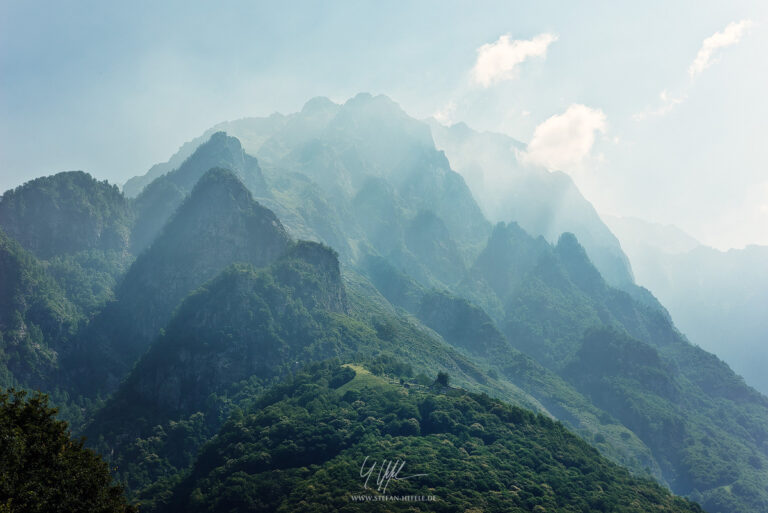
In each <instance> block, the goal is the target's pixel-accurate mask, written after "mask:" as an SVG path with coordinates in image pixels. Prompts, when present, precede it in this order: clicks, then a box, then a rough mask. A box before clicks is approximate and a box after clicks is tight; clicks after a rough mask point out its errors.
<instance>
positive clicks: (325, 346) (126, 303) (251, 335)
mask: <svg viewBox="0 0 768 513" xmlns="http://www.w3.org/2000/svg"><path fill="white" fill-rule="evenodd" d="M440 130H443V129H438V127H435V126H430V124H428V123H426V122H422V121H418V120H416V119H413V118H411V117H409V116H408V115H407V114H406V113H405V112H403V111H402V109H400V108H399V106H398V105H397V104H396V103H394V102H393V101H392V100H390V99H389V98H387V97H384V96H375V97H374V96H371V95H367V94H361V95H358V96H356V97H354V98H352V99H350V100H349V101H347V102H346V103H344V104H342V105H339V104H335V103H333V102H331V101H330V100H327V99H324V98H316V99H313V100H310V101H309V102H308V103H307V104H306V105H305V106H304V108H303V109H302V111H300V112H298V113H295V114H291V115H287V116H284V115H273V116H270V117H269V118H261V119H259V118H247V119H243V120H239V121H236V122H231V123H225V124H222V125H219V126H216V127H214V128H212V129H211V130H210V131H209V132H206V133H205V134H203V135H202V136H201V137H200V138H199V139H197V140H195V141H192V142H190V143H188V144H185V145H184V146H183V147H182V148H181V150H180V151H179V153H177V154H176V155H174V156H173V157H171V159H170V160H169V161H168V162H167V163H164V164H159V165H157V166H155V167H153V168H152V169H151V170H150V171H149V172H148V173H147V174H146V175H144V176H142V177H137V178H135V179H132V180H131V181H129V182H128V183H127V184H126V186H125V188H124V190H125V194H121V193H120V191H117V190H116V189H115V188H114V187H113V186H110V185H109V184H105V183H103V182H98V181H96V180H94V179H92V178H90V177H89V176H88V175H85V174H84V173H61V174H57V175H54V176H52V177H47V178H42V179H38V180H33V181H31V182H28V183H27V184H24V185H23V186H20V187H19V188H17V189H14V190H13V191H9V192H6V193H5V194H4V195H3V197H2V199H1V200H0V230H2V231H0V242H2V245H0V250H2V254H0V278H2V283H3V287H2V303H0V332H1V333H2V338H1V339H0V341H1V342H2V353H0V363H1V364H2V367H1V368H0V377H2V379H3V385H5V386H11V385H14V386H22V387H33V388H42V389H44V390H47V391H49V392H50V393H51V394H52V396H53V398H54V401H55V402H57V403H58V404H61V415H62V416H63V417H64V418H66V419H67V420H68V421H69V422H70V424H71V426H72V428H73V429H74V430H75V431H76V432H77V433H83V434H85V435H86V436H87V439H88V440H89V443H90V445H91V446H92V447H94V448H96V449H97V450H98V451H99V452H100V453H101V454H102V455H104V456H105V458H107V459H108V461H109V462H110V465H112V466H113V468H116V472H115V476H116V478H117V479H118V480H119V481H120V482H122V483H123V484H125V485H126V487H127V489H128V490H129V494H130V497H131V498H132V499H135V500H140V501H141V502H142V503H143V504H144V508H145V509H147V510H149V511H189V510H199V511H214V510H218V511H221V510H224V509H226V510H230V511H246V510H248V508H251V509H254V510H257V511H262V510H263V511H272V510H279V509H280V508H282V509H283V510H286V511H289V510H290V511H295V510H300V509H311V508H312V507H314V506H313V505H317V504H320V503H322V502H323V501H330V502H326V504H328V505H329V506H328V507H329V508H332V507H333V506H331V505H336V506H338V507H347V508H348V509H349V508H351V507H353V506H354V505H352V504H350V502H349V499H348V497H347V495H344V494H345V493H346V494H349V493H353V492H352V491H350V490H352V488H351V487H352V486H353V483H352V481H351V480H350V479H349V476H350V475H352V476H354V475H355V474H354V473H352V474H349V475H348V474H345V473H344V470H343V469H345V468H348V467H349V465H351V464H352V463H354V464H357V465H358V468H359V464H361V463H362V461H358V460H360V459H361V458H362V457H364V456H365V455H366V451H368V450H373V448H375V447H379V448H382V447H388V448H390V449H391V450H392V451H393V452H394V454H393V457H399V458H404V457H407V458H408V459H409V461H413V463H414V464H419V465H420V464H423V465H427V464H428V463H430V462H431V464H432V465H433V466H432V468H431V469H427V470H425V473H429V474H430V476H433V477H431V478H430V479H428V480H425V482H424V483H422V484H423V486H425V488H426V489H427V490H430V491H431V492H434V494H435V495H439V496H441V499H440V500H441V501H443V502H441V504H444V505H445V508H443V510H462V509H467V508H469V507H473V506H476V507H480V508H483V509H488V510H492V511H494V510H495V511H504V510H515V509H514V508H517V510H521V511H523V510H525V511H531V510H532V511H536V510H537V509H536V508H539V509H538V510H539V511H540V510H542V509H544V510H547V509H555V510H559V511H583V510H584V509H585V508H586V509H588V510H589V509H592V510H603V511H622V510H624V511H648V510H659V511H697V510H698V506H696V505H693V504H691V503H690V502H687V501H685V500H683V499H679V498H674V497H672V496H671V495H670V494H669V491H667V490H665V489H664V487H668V489H669V490H671V491H672V492H674V493H675V494H678V495H682V496H686V497H688V498H689V499H691V500H693V501H696V502H699V503H701V504H702V506H703V507H704V509H705V510H706V511H710V512H713V513H714V512H736V511H765V510H766V509H768V489H766V486H765V483H766V482H768V399H766V397H765V396H763V395H761V394H760V393H759V392H757V391H755V390H754V389H752V388H750V387H749V386H747V385H746V384H745V383H744V380H743V379H742V378H741V377H740V376H738V375H737V374H735V373H734V372H733V371H732V370H731V369H730V368H729V367H728V365H726V364H725V363H723V362H722V361H720V360H719V359H718V358H717V357H716V356H714V355H712V354H710V353H707V352H706V351H704V350H703V349H701V348H699V347H698V346H696V345H693V344H691V343H690V342H689V340H688V339H687V338H686V337H685V336H684V335H683V334H682V333H681V332H680V331H679V330H678V329H677V328H676V325H675V322H674V321H676V319H675V317H674V315H672V316H670V314H669V313H668V312H667V310H666V309H665V308H664V307H663V306H662V304H661V303H659V302H658V301H657V300H656V298H655V297H654V296H653V295H652V294H651V293H650V292H649V291H648V290H646V289H644V288H642V287H639V286H637V285H636V284H635V283H634V281H633V277H632V276H633V275H632V271H631V268H630V266H629V264H628V260H627V258H626V257H625V256H624V254H623V253H622V251H621V246H620V245H619V243H618V240H617V239H616V238H615V237H614V236H613V235H612V234H611V232H610V230H608V228H607V227H606V226H605V225H604V224H603V222H602V221H601V220H600V217H599V216H597V214H596V213H595V212H594V209H593V208H592V207H591V205H590V204H589V203H588V202H587V201H586V200H585V199H584V198H583V197H582V196H581V195H580V194H579V193H578V190H577V189H576V188H575V186H574V185H573V183H572V182H570V180H569V179H567V177H565V176H564V175H559V174H554V175H551V174H547V173H548V172H546V171H543V170H533V171H526V172H525V173H524V174H521V175H520V176H517V177H515V178H514V180H512V182H511V183H510V184H509V187H510V190H518V191H519V194H518V195H511V196H509V197H508V200H507V203H508V204H507V205H506V206H504V208H501V207H499V208H497V207H494V206H492V205H488V204H484V203H483V196H482V194H483V193H482V189H479V188H478V185H477V184H476V183H475V182H474V181H473V180H472V179H470V178H468V173H470V172H472V170H477V169H484V166H488V167H490V166H491V163H489V162H484V161H483V159H482V156H481V155H479V153H483V152H485V151H486V150H487V151H488V152H489V153H490V152H491V147H493V145H497V146H498V147H499V148H502V147H504V146H505V145H507V144H508V143H509V141H506V140H501V141H500V142H499V138H498V137H496V136H492V135H488V134H477V133H474V132H472V131H471V130H469V129H468V128H466V127H461V126H459V127H453V128H451V129H444V133H441V132H440ZM225 132H226V133H225ZM435 141H441V142H440V143H439V145H436V144H435ZM475 147H480V148H486V150H483V151H482V152H479V153H478V155H479V156H476V157H472V155H471V154H472V152H473V151H474V150H473V148H475ZM439 148H442V150H441V149H439ZM494 151H495V150H494ZM505 151H506V150H505ZM499 152H501V150H500V149H499ZM501 153H502V157H501V158H500V159H499V160H503V158H506V157H505V155H508V154H511V155H514V152H512V153H509V152H507V153H503V152H501ZM454 159H455V160H456V161H457V164H456V166H457V169H456V170H454V168H453V167H452V166H453V165H454V164H453V161H454ZM494 160H496V159H495V158H494ZM510 162H513V161H510ZM510 165H512V164H510ZM459 168H461V169H463V171H461V174H460V173H459V172H457V171H458V170H459ZM521 173H522V171H521ZM561 200H562V201H561ZM481 205H483V206H482V207H481ZM492 213H493V214H492ZM59 230H64V232H62V236H61V237H59V236H53V237H51V236H47V235H46V234H51V233H54V234H57V235H58V234H59V233H60V232H59ZM115 234H119V236H116V235H115ZM582 239H583V240H582ZM692 341H693V342H695V339H692ZM318 362H321V363H318ZM441 376H442V377H441ZM447 379H449V380H450V384H448V382H447V381H446V380H447ZM504 403H507V404H504ZM510 403H511V404H512V405H514V406H508V404H510ZM257 433H263V435H257ZM382 444H383V445H382ZM589 445H591V446H592V448H590V447H589ZM384 454H385V453H384V452H377V453H376V454H374V453H373V452H372V453H371V454H370V455H372V456H374V457H376V458H381V457H385V456H384ZM409 454H410V455H413V456H412V457H411V456H409ZM461 461H463V463H459V462H461ZM510 462H512V463H510ZM622 467H623V468H622ZM489 469H493V471H492V472H490V473H489ZM351 470H354V469H351ZM414 472H420V470H419V468H418V465H414ZM420 473H421V472H420ZM433 473H434V475H433ZM650 480H655V481H657V482H658V483H660V485H661V486H659V485H657V484H654V483H652V482H651V481H650ZM358 485H359V483H358ZM331 489H333V490H336V493H335V495H334V494H331V495H328V493H326V492H324V491H323V490H331ZM403 489H404V490H407V491H408V493H418V491H419V490H420V489H421V488H419V482H418V481H414V482H413V484H411V483H409V484H408V486H407V487H405V488H403ZM268 490H274V492H268ZM361 493H362V492H361ZM342 500H343V501H344V503H343V504H342V503H341V502H339V501H342ZM334 501H335V502H334ZM400 506H403V507H404V505H400ZM441 507H442V506H441Z"/></svg>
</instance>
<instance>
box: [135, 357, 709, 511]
mask: <svg viewBox="0 0 768 513" xmlns="http://www.w3.org/2000/svg"><path fill="white" fill-rule="evenodd" d="M357 369H359V367H355V366H339V365H338V364H333V363H319V364H315V365H312V366H310V368H309V369H308V370H305V371H302V372H299V373H297V374H296V375H294V376H293V377H292V378H291V379H289V380H288V381H287V382H286V383H284V384H281V385H277V386H275V387H274V388H272V389H270V390H269V391H268V392H267V393H266V394H264V396H262V398H261V399H259V400H258V401H256V403H255V404H254V405H253V406H252V408H251V409H250V410H248V411H246V412H245V413H244V414H243V413H239V412H238V414H237V415H235V416H233V417H232V418H231V419H230V420H229V421H228V422H227V423H226V424H225V425H224V426H223V427H222V429H221V431H220V432H219V434H218V435H217V436H216V437H215V438H214V439H213V440H212V441H211V442H210V443H208V444H207V445H206V446H205V447H204V448H203V450H202V451H201V454H200V456H199V458H198V459H197V461H196V462H195V465H194V467H193V468H192V470H191V472H190V473H189V475H188V476H187V477H186V478H185V479H184V480H183V481H181V482H180V483H178V484H177V485H176V486H175V487H174V488H173V489H172V491H171V492H170V493H165V494H164V495H163V500H162V501H160V502H158V503H154V504H152V505H151V506H152V507H151V508H150V510H152V508H157V510H158V511H168V512H171V511H185V512H214V511H230V512H239V511H252V512H258V511H286V512H287V511H291V512H293V511H359V510H361V509H365V510H366V511H445V512H449V511H450V512H454V511H456V512H458V511H505V512H506V511H562V512H569V511H573V512H577V511H578V512H581V511H606V512H631V511H634V512H647V511H659V512H673V511H675V512H684V511H690V512H695V511H701V509H700V508H699V507H698V506H697V505H695V504H692V503H689V502H686V501H685V500H683V499H680V498H676V497H674V496H672V495H671V494H670V493H669V492H668V491H666V490H665V489H663V488H661V487H660V486H659V485H657V484H655V483H653V482H651V481H645V480H641V479H638V478H633V477H631V476H630V475H629V473H628V472H627V471H626V470H624V469H622V468H620V467H618V466H617V465H614V464H612V463H609V462H608V461H606V460H605V459H603V458H602V457H600V456H599V454H598V453H597V452H596V451H595V450H594V449H592V448H591V447H590V446H589V445H587V444H586V443H585V442H583V441H582V440H580V439H578V438H576V437H574V436H573V435H571V434H569V433H568V432H567V431H566V430H565V429H564V428H563V427H562V426H561V425H560V424H558V423H556V422H553V421H552V420H550V419H549V418H547V417H544V416H541V415H535V414H533V413H531V412H529V411H526V410H522V409H519V408H515V407H510V406H507V405H505V404H503V403H501V402H499V401H495V400H493V399H490V398H489V397H488V396H485V395H477V394H470V393H467V392H465V391H463V390H461V389H455V388H450V387H445V386H437V387H435V388H429V387H424V386H419V385H416V384H414V383H413V382H410V381H405V382H404V383H403V384H402V385H401V384H394V382H392V381H391V380H385V379H381V378H376V377H375V376H370V375H367V374H365V372H361V371H359V370H357ZM361 374H362V375H361ZM353 377H354V379H353ZM350 380H351V381H350ZM366 457H367V458H368V459H367V460H366ZM384 459H387V460H391V459H400V461H401V462H402V461H405V465H404V467H403V469H402V471H401V472H400V473H399V475H398V477H400V478H405V477H407V476H414V477H412V478H411V479H407V480H403V479H401V480H397V479H393V480H391V481H390V482H389V483H388V485H387V488H386V490H384V489H383V488H380V487H379V486H378V483H376V476H377V472H378V467H376V468H375V469H374V472H373V477H372V478H371V479H370V480H369V481H368V488H365V479H364V478H361V477H360V472H361V467H362V466H363V463H364V462H365V463H366V470H367V469H369V468H370V466H371V465H373V462H376V463H377V464H379V465H380V464H381V463H382V460H384ZM419 474H424V475H419ZM359 495H372V496H377V497H381V496H384V495H388V496H434V497H435V499H436V500H435V501H425V502H365V503H364V504H360V503H357V502H355V501H354V500H353V496H359Z"/></svg>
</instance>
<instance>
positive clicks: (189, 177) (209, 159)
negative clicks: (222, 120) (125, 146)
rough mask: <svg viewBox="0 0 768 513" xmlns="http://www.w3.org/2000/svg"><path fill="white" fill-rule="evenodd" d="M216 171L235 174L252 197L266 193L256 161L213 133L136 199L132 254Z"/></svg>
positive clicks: (223, 136)
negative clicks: (191, 192)
mask: <svg viewBox="0 0 768 513" xmlns="http://www.w3.org/2000/svg"><path fill="white" fill-rule="evenodd" d="M216 167H218V168H222V169H228V170H229V171H231V172H232V173H234V174H235V176H237V177H238V178H239V179H240V180H241V181H242V182H243V183H244V184H245V186H246V187H247V188H248V189H249V190H250V191H252V192H253V193H254V194H261V195H263V194H264V193H265V191H266V184H265V182H264V177H263V176H262V173H261V168H260V167H259V163H258V162H257V160H256V159H255V158H254V157H252V156H250V155H248V154H247V153H245V152H244V151H243V148H242V146H241V145H240V141H238V140H237V139H235V138H234V137H228V136H227V135H226V134H225V133H223V132H216V133H214V134H213V135H211V137H210V139H208V140H207V141H206V142H205V143H203V144H201V145H200V146H199V147H198V148H197V149H196V150H195V152H194V153H193V154H192V155H191V156H190V157H189V158H187V159H186V160H185V161H184V162H183V163H182V164H181V165H180V166H179V167H178V168H177V169H175V170H173V171H170V172H168V173H166V174H165V175H162V176H160V177H158V178H157V179H155V180H153V181H152V182H151V183H150V184H149V185H148V186H147V187H146V188H145V189H144V190H143V191H142V193H141V194H140V195H139V196H138V197H137V198H136V200H135V209H136V213H137V217H136V224H135V226H134V227H133V232H132V234H131V249H132V251H133V252H134V253H135V254H139V253H141V252H142V251H143V250H144V249H145V248H146V247H148V246H149V245H150V244H151V243H152V241H153V240H154V238H155V237H156V236H157V235H158V234H159V233H160V230H161V229H162V227H163V226H164V225H165V223H166V221H167V220H168V219H169V218H170V217H171V214H173V212H174V211H175V210H176V208H177V207H178V206H179V205H180V204H181V203H182V201H183V200H184V197H185V196H186V195H187V194H189V193H190V191H192V189H193V187H194V185H195V184H196V183H197V181H198V180H199V179H200V178H201V177H202V176H203V175H204V174H205V173H206V172H207V171H208V170H209V169H212V168H216Z"/></svg>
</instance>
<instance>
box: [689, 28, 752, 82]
mask: <svg viewBox="0 0 768 513" xmlns="http://www.w3.org/2000/svg"><path fill="white" fill-rule="evenodd" d="M750 25H752V22H751V21H750V20H741V21H734V22H731V23H729V24H728V26H727V27H725V28H724V29H723V31H722V32H715V33H714V34H712V35H711V36H709V37H708V38H706V39H705V40H704V42H703V43H702V44H701V48H700V49H699V53H698V54H696V58H695V59H694V60H693V62H692V63H691V65H690V66H689V67H688V74H689V75H690V76H691V78H695V77H696V76H697V75H699V74H700V73H701V72H702V71H704V70H705V69H707V68H708V67H709V66H710V65H711V64H712V62H713V61H712V56H713V55H714V53H715V51H717V50H718V49H719V48H725V47H726V46H731V45H735V44H736V43H738V42H739V40H740V39H741V36H742V35H744V32H746V30H747V29H748V28H749V27H750Z"/></svg>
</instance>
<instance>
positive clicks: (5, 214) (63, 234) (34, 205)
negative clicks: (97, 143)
mask: <svg viewBox="0 0 768 513" xmlns="http://www.w3.org/2000/svg"><path fill="white" fill-rule="evenodd" d="M131 223H132V211H131V207H130V205H129V203H128V202H127V201H126V200H125V198H123V195H122V194H121V193H120V191H119V190H118V188H117V187H116V186H114V185H109V184H108V183H107V182H106V181H105V182H99V181H97V180H95V179H94V178H92V177H91V176H90V175H89V174H87V173H83V172H82V171H69V172H64V173H58V174H56V175H53V176H47V177H43V178H37V179H35V180H32V181H30V182H27V183H25V184H24V185H22V186H20V187H17V188H16V189H13V190H9V191H6V192H5V193H4V194H3V196H2V199H0V227H2V229H3V230H5V232H6V233H7V234H8V235H10V236H11V237H12V238H14V239H15V240H17V241H18V242H19V243H20V244H21V245H22V246H23V247H24V248H25V249H27V250H29V251H31V252H32V253H33V254H34V255H35V256H37V257H38V258H42V259H49V258H52V257H54V256H60V255H66V254H71V253H76V252H79V251H84V250H91V249H99V250H111V251H117V252H123V251H125V250H126V249H127V247H128V238H129V233H130V227H131Z"/></svg>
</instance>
